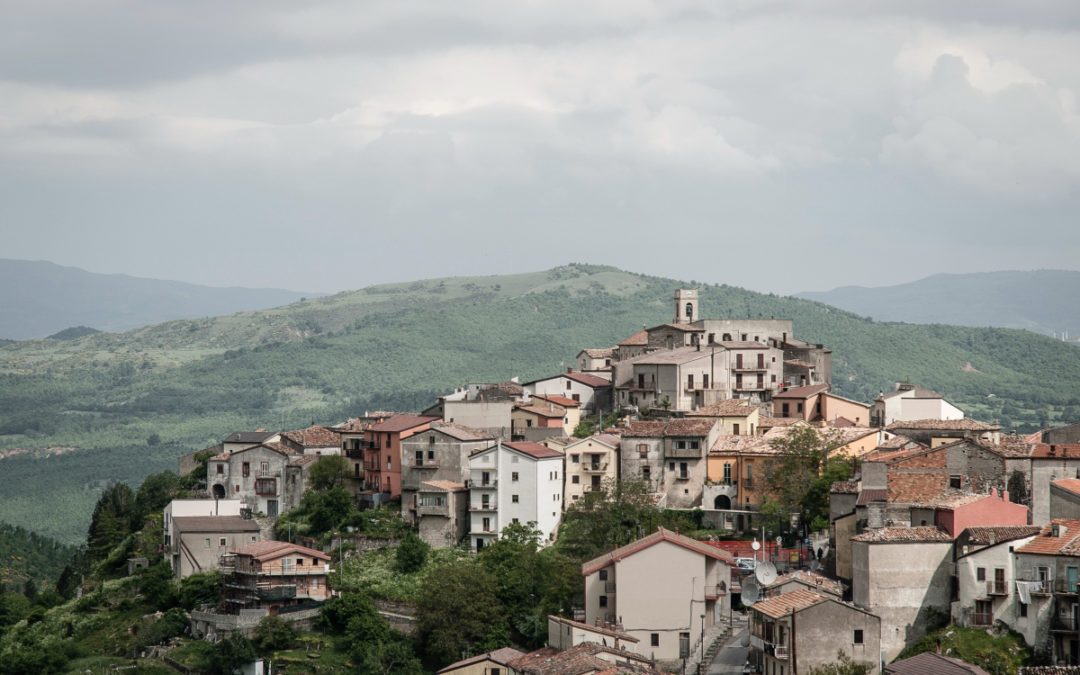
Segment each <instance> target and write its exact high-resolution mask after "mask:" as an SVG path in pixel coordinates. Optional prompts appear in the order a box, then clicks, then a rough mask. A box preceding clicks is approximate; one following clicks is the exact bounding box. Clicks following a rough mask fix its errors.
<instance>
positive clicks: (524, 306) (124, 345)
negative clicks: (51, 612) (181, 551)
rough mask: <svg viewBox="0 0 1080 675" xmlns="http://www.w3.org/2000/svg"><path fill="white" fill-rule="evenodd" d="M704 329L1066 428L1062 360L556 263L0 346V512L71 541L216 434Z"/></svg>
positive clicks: (1067, 395)
mask: <svg viewBox="0 0 1080 675" xmlns="http://www.w3.org/2000/svg"><path fill="white" fill-rule="evenodd" d="M680 287H681V288H698V289H700V308H699V309H700V315H701V316H703V317H745V316H747V315H748V314H749V315H750V316H754V317H757V316H763V317H770V316H775V317H785V318H790V319H792V320H793V321H794V327H795V334H796V336H798V337H800V338H803V339H806V340H809V341H812V342H816V343H822V344H825V345H827V346H828V347H830V348H831V349H832V350H833V383H834V389H835V390H836V391H837V393H839V394H841V395H844V396H848V397H851V398H855V399H859V400H863V401H869V400H871V399H872V398H873V397H874V396H875V395H876V394H877V393H878V391H880V390H889V389H891V388H892V386H893V382H894V381H895V380H910V381H914V382H917V383H919V384H921V385H923V386H926V387H929V388H932V389H935V390H937V391H939V392H941V393H943V394H944V395H945V396H946V397H947V398H948V399H949V400H951V401H952V402H954V403H956V404H958V405H960V406H961V407H963V408H964V409H965V410H966V411H967V413H968V414H969V415H970V416H972V417H975V418H977V419H983V420H987V421H990V420H993V419H998V420H1000V422H1001V424H1002V425H1003V426H1005V428H1006V429H1007V430H1008V429H1014V428H1015V429H1017V430H1018V431H1027V430H1033V429H1035V428H1037V427H1038V426H1040V425H1041V424H1044V423H1048V424H1059V423H1061V422H1062V421H1075V419H1076V418H1078V417H1080V407H1078V406H1080V359H1077V358H1076V351H1075V349H1076V348H1075V347H1073V346H1071V345H1067V344H1063V343H1061V342H1060V341H1056V340H1053V339H1050V338H1048V337H1044V336H1040V335H1036V334H1034V333H1031V332H1027V331H1022V330H1012V329H1005V328H971V327H959V326H949V325H940V324H939V325H929V326H926V325H916V324H903V323H889V322H880V321H873V320H870V319H868V318H866V317H864V316H859V315H857V314H854V313H851V312H847V311H844V310H839V309H836V308H834V307H829V306H827V305H824V304H821V303H819V302H814V301H810V300H805V299H799V298H790V297H779V296H776V295H772V294H761V293H755V292H753V291H749V290H745V289H742V288H738V287H735V286H729V285H709V284H700V283H698V282H696V281H694V280H685V279H683V280H675V279H665V278H659V277H652V276H645V275H640V274H635V273H632V272H626V271H622V270H619V269H616V268H613V267H605V266H598V265H582V264H570V265H566V266H563V267H558V268H555V269H551V270H546V271H541V272H528V273H522V274H515V275H502V276H487V277H455V278H445V279H429V280H421V281H415V282H409V283H400V284H388V285H380V286H372V287H368V288H364V289H362V290H358V291H349V292H342V293H337V294H335V295H332V296H326V297H320V298H313V299H306V300H298V301H296V302H293V303H291V304H289V305H286V306H282V307H277V308H274V309H268V310H259V311H253V312H241V313H236V314H231V315H228V316H219V317H210V318H200V319H182V320H174V321H168V322H165V323H160V324H155V325H151V326H144V327H142V328H138V329H134V330H130V331H127V332H123V333H106V332H100V333H90V334H86V335H82V336H80V337H74V338H73V339H68V340H57V339H34V340H25V341H21V342H16V343H12V344H7V345H4V346H0V410H3V411H4V414H3V415H0V457H5V458H3V459H0V464H2V466H3V469H2V470H3V475H4V477H5V481H6V482H5V489H4V490H2V491H0V513H3V514H4V520H6V521H8V522H11V523H13V524H15V525H21V526H23V527H26V528H28V529H31V530H34V531H37V532H41V533H43V534H47V535H49V536H53V537H56V538H58V539H59V540H61V541H63V542H68V543H74V542H77V541H79V540H81V539H82V538H83V536H84V534H85V527H86V524H87V521H88V518H89V513H90V511H91V510H92V507H93V504H94V503H95V501H96V500H97V497H98V495H99V494H100V492H101V490H102V489H103V488H104V487H106V486H108V485H109V484H110V483H111V482H114V481H116V480H123V481H126V482H129V483H131V484H133V485H134V484H137V483H139V482H140V481H141V480H142V479H143V478H144V477H145V476H147V475H148V474H150V473H154V472H158V471H161V470H163V469H169V468H171V469H173V470H175V468H176V466H177V458H178V457H179V455H181V454H183V453H186V452H189V451H191V450H196V449H201V448H204V447H208V446H210V445H213V444H214V443H217V442H218V441H219V440H220V439H222V438H224V437H225V436H226V435H228V434H229V433H231V432H233V431H238V430H251V429H256V428H259V427H264V428H267V429H296V428H303V427H306V426H308V425H309V424H311V423H312V422H316V423H320V424H335V423H338V422H341V421H343V420H344V419H346V418H348V417H349V416H355V415H358V414H362V413H364V411H365V410H375V409H383V410H387V409H389V410H419V409H422V408H423V407H425V406H427V405H429V404H430V403H431V402H432V401H433V400H434V397H435V396H437V395H439V394H443V393H446V392H447V391H450V390H452V389H453V388H454V387H458V386H462V385H464V384H465V383H467V382H499V381H504V380H506V379H509V378H510V377H514V376H517V377H520V378H522V380H528V379H532V378H537V377H540V376H543V375H548V374H552V373H555V372H559V371H561V370H563V369H564V368H565V366H566V365H569V364H573V363H574V358H575V356H576V354H577V353H578V351H579V350H580V349H582V348H585V347H594V348H595V347H609V346H612V345H614V344H616V343H617V342H619V341H620V340H622V339H624V338H626V337H628V336H630V335H632V334H633V333H635V332H637V331H639V330H641V328H642V327H643V326H646V325H647V326H655V325H658V324H661V323H665V322H668V321H671V320H672V313H673V305H672V297H673V291H674V290H675V289H676V288H680Z"/></svg>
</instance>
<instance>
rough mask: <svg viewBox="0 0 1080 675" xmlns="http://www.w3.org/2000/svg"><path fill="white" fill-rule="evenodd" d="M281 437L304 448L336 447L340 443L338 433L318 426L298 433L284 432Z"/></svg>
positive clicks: (339, 434)
mask: <svg viewBox="0 0 1080 675" xmlns="http://www.w3.org/2000/svg"><path fill="white" fill-rule="evenodd" d="M281 435H282V436H283V437H285V438H287V439H289V440H290V441H292V442H294V443H296V444H298V445H301V446H303V447H305V448H329V447H337V446H338V445H339V444H340V443H341V433H340V432H338V431H334V430H333V429H328V428H326V427H321V426H318V425H316V426H312V427H308V428H307V429H300V430H298V431H286V432H285V433H283V434H281Z"/></svg>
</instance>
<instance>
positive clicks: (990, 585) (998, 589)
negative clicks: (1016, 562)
mask: <svg viewBox="0 0 1080 675" xmlns="http://www.w3.org/2000/svg"><path fill="white" fill-rule="evenodd" d="M986 594H987V595H1008V594H1009V585H1008V584H1007V583H1005V582H1004V581H1000V582H999V581H987V582H986Z"/></svg>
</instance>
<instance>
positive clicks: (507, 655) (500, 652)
mask: <svg viewBox="0 0 1080 675" xmlns="http://www.w3.org/2000/svg"><path fill="white" fill-rule="evenodd" d="M522 656H525V652H521V651H518V650H516V649H514V648H513V647H503V648H502V649H496V650H495V651H493V652H488V653H486V654H477V655H476V656H470V657H469V658H467V659H464V660H462V661H457V662H456V663H451V664H450V665H448V666H447V667H445V668H443V669H442V670H440V671H438V672H439V673H449V672H450V671H453V670H457V669H459V668H464V667H465V666H471V665H472V664H474V663H482V662H483V661H491V662H493V663H497V664H499V665H500V666H509V665H510V662H511V661H513V660H514V659H518V658H521V657H522Z"/></svg>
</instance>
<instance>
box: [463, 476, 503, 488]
mask: <svg viewBox="0 0 1080 675" xmlns="http://www.w3.org/2000/svg"><path fill="white" fill-rule="evenodd" d="M498 485H499V479H498V478H489V479H487V480H470V481H469V482H468V484H467V485H466V487H468V488H493V487H498Z"/></svg>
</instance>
